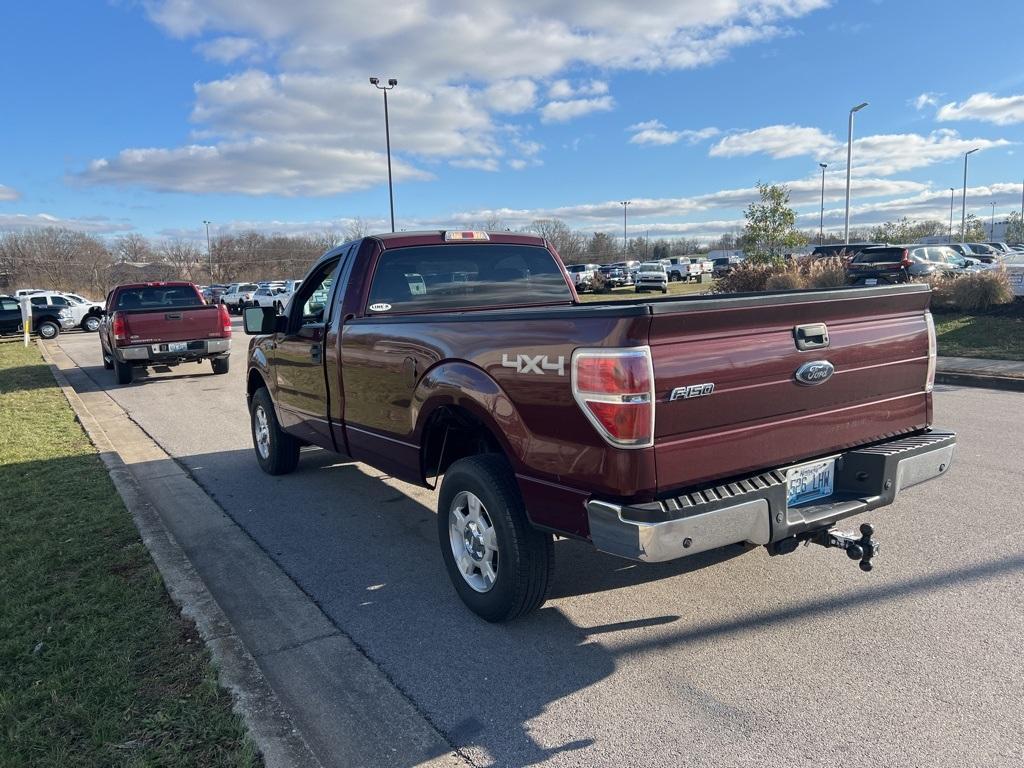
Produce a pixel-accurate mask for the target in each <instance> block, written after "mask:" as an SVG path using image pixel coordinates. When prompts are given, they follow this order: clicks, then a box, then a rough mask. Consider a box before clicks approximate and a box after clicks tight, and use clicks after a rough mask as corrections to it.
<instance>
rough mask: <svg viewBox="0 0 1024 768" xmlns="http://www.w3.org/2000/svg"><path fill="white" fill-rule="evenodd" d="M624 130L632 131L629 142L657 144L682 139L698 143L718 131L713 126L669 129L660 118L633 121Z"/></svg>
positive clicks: (666, 143) (716, 133) (665, 143)
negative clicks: (638, 121) (694, 128)
mask: <svg viewBox="0 0 1024 768" xmlns="http://www.w3.org/2000/svg"><path fill="white" fill-rule="evenodd" d="M626 130H627V131H632V132H633V135H632V136H631V137H630V139H629V143H630V144H653V145H657V146H665V145H668V144H675V143H677V142H679V141H682V140H684V139H685V140H686V141H687V142H688V143H690V144H698V143H700V142H702V141H704V140H705V139H710V138H711V137H712V136H717V135H718V134H719V133H720V131H719V130H718V129H717V128H714V127H708V128H701V129H700V130H696V131H695V130H684V131H670V130H668V128H667V127H666V126H665V124H664V123H663V122H661V121H660V120H645V121H644V122H642V123H635V124H633V125H631V126H629V128H627V129H626Z"/></svg>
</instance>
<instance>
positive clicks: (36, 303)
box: [29, 296, 46, 307]
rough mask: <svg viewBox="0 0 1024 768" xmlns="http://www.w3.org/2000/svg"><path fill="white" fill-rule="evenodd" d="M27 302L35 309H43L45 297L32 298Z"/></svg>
mask: <svg viewBox="0 0 1024 768" xmlns="http://www.w3.org/2000/svg"><path fill="white" fill-rule="evenodd" d="M29 301H30V302H31V303H32V305H33V306H35V307H45V306H46V297H45V296H33V297H32V298H31V299H29Z"/></svg>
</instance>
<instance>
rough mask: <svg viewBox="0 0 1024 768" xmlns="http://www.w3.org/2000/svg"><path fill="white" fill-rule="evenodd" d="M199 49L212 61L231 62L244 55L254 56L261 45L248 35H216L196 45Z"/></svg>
mask: <svg viewBox="0 0 1024 768" xmlns="http://www.w3.org/2000/svg"><path fill="white" fill-rule="evenodd" d="M196 47H197V49H198V51H199V52H200V53H201V54H202V55H203V56H204V57H205V58H207V59H210V60H211V61H219V62H221V63H222V64H230V63H231V62H232V61H236V60H237V59H241V58H243V57H249V56H252V55H253V54H254V53H255V52H256V50H257V48H258V47H259V46H258V45H257V43H256V41H255V40H250V39H249V38H247V37H234V36H231V35H228V36H226V37H215V38H214V39H213V40H207V41H205V42H203V43H200V44H199V45H198V46H196Z"/></svg>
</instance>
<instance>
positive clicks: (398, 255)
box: [368, 243, 572, 315]
mask: <svg viewBox="0 0 1024 768" xmlns="http://www.w3.org/2000/svg"><path fill="white" fill-rule="evenodd" d="M571 300H572V294H571V293H570V291H569V287H568V285H567V284H566V282H565V278H564V277H563V275H562V271H561V269H560V268H559V265H558V263H557V262H556V261H555V259H554V257H553V256H552V255H551V254H550V253H549V252H548V251H547V250H545V249H544V248H540V247H537V246H529V245H506V244H495V243H491V244H486V245H483V244H479V245H476V244H475V245H462V244H459V245H421V246H415V247H409V248H396V249H395V250H389V251H384V253H382V254H381V256H380V259H379V260H378V262H377V269H376V271H375V273H374V276H373V282H372V284H371V286H370V300H369V303H368V309H369V314H371V315H373V314H384V313H395V312H425V311H432V310H448V311H451V310H461V309H480V308H485V307H492V306H502V305H505V306H507V305H531V304H552V303H568V302H570V301H571Z"/></svg>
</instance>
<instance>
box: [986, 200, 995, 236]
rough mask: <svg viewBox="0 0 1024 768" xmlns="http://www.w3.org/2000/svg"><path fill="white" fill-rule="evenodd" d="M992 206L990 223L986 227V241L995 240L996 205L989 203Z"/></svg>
mask: <svg viewBox="0 0 1024 768" xmlns="http://www.w3.org/2000/svg"><path fill="white" fill-rule="evenodd" d="M989 205H991V206H992V223H991V224H989V225H988V239H989V240H995V239H996V204H995V203H989Z"/></svg>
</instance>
